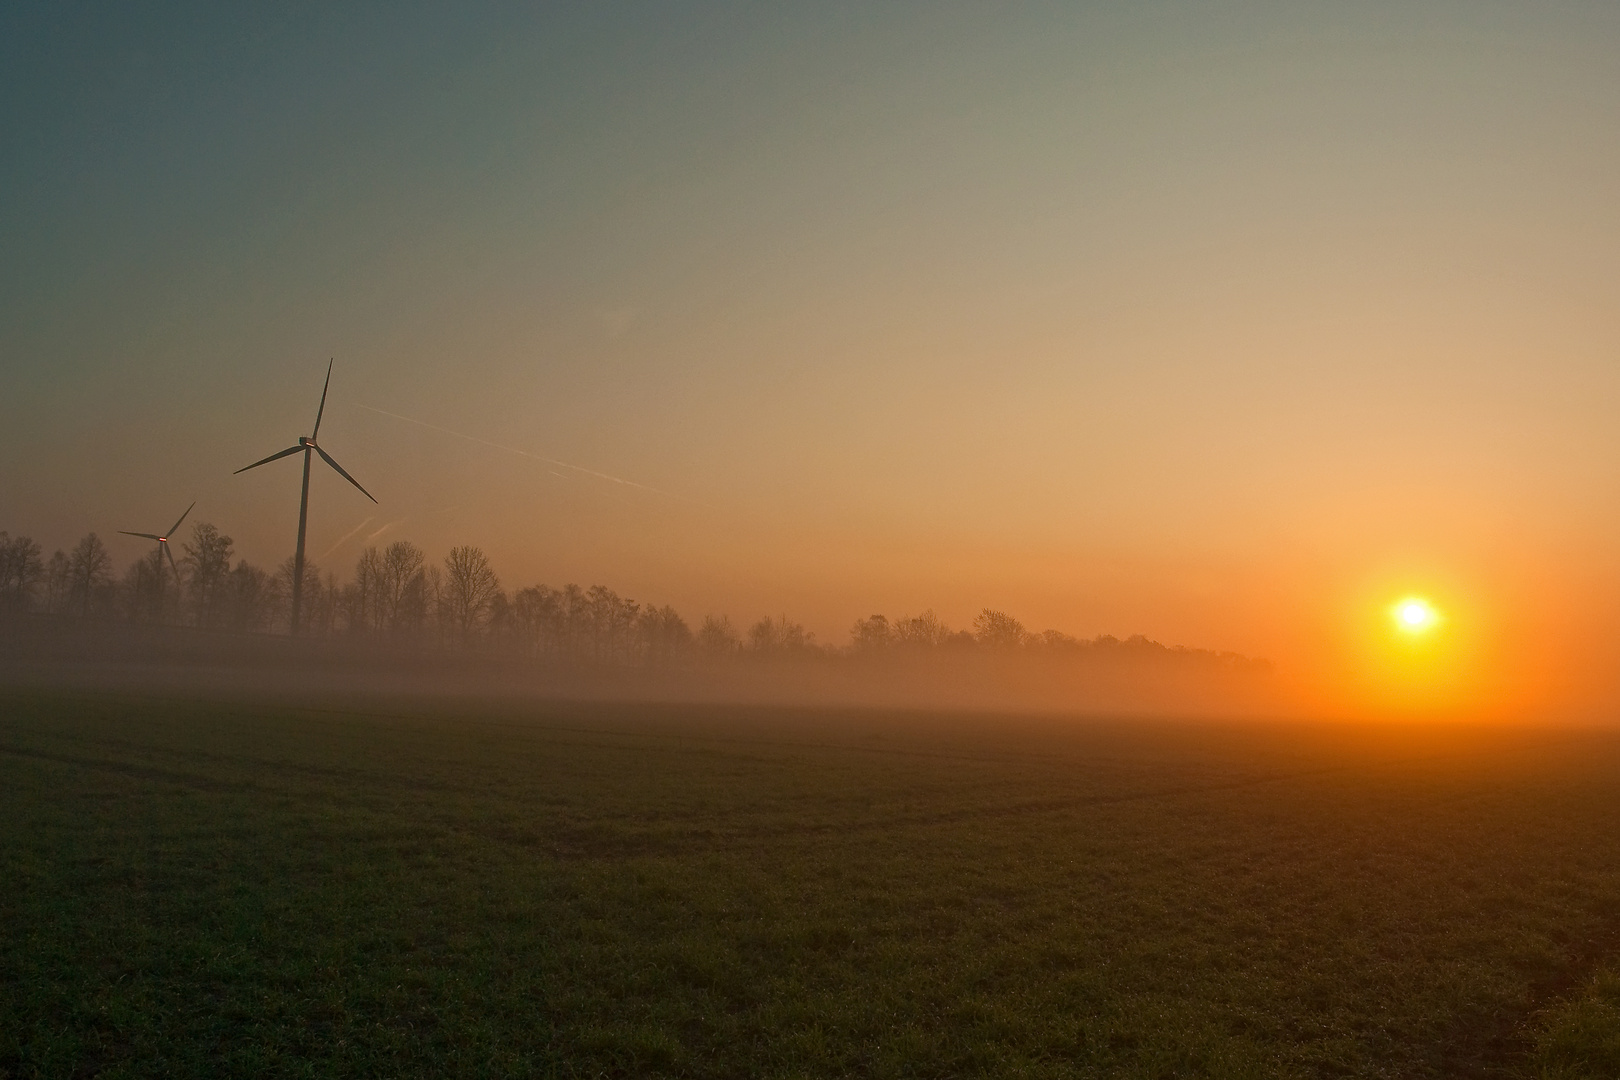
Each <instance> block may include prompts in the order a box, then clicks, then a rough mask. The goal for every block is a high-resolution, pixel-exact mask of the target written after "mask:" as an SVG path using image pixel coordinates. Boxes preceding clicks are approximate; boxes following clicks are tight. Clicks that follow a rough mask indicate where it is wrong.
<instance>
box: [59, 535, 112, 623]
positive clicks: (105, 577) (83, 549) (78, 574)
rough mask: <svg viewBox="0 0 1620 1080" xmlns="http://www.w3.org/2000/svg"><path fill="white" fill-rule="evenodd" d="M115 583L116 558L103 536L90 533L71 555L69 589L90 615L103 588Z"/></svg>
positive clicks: (82, 612) (84, 611)
mask: <svg viewBox="0 0 1620 1080" xmlns="http://www.w3.org/2000/svg"><path fill="white" fill-rule="evenodd" d="M110 584H112V559H111V558H110V557H109V556H108V554H107V547H106V545H105V544H103V543H102V542H101V537H99V536H97V535H96V534H95V533H87V534H86V535H85V537H84V539H82V540H80V541H79V542H78V544H77V545H75V546H74V548H73V554H72V555H70V556H68V589H69V593H70V595H71V596H72V599H73V604H74V606H75V607H77V608H78V609H79V614H80V615H89V614H90V607H91V605H92V604H93V603H95V602H96V600H98V599H99V598H100V594H101V593H102V591H103V590H104V589H105V588H106V587H107V586H108V585H110Z"/></svg>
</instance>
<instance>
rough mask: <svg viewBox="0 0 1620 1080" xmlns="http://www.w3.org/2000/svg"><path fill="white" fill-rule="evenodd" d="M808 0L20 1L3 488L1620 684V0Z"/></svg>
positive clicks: (1426, 691) (1194, 637)
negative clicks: (294, 6) (552, 0)
mask: <svg viewBox="0 0 1620 1080" xmlns="http://www.w3.org/2000/svg"><path fill="white" fill-rule="evenodd" d="M815 7H816V10H815V11H805V10H797V9H795V8H780V9H772V8H768V7H763V6H753V7H749V8H746V9H732V8H728V7H722V6H701V5H700V6H689V5H682V6H681V7H679V8H677V7H673V6H672V7H668V8H666V7H662V6H658V5H648V6H638V7H636V8H634V9H629V8H627V9H623V10H620V9H617V8H613V7H610V6H602V7H600V8H597V9H593V10H592V11H589V12H571V13H551V14H541V15H523V14H512V13H505V14H491V13H485V14H483V15H479V14H474V13H467V12H462V13H456V14H451V13H444V12H433V11H430V10H427V9H416V8H409V7H407V8H402V9H400V12H401V13H399V14H396V15H393V16H390V17H388V18H386V19H384V18H383V17H382V16H381V15H378V16H375V17H373V16H368V15H364V14H357V13H347V14H343V15H332V16H329V17H327V18H325V19H321V20H301V19H300V18H298V17H294V16H290V15H274V16H272V15H263V16H241V15H239V14H223V13H217V12H211V11H209V10H208V9H198V10H197V11H193V12H190V13H185V12H180V11H176V12H174V13H172V14H167V15H154V16H142V17H136V16H107V17H105V18H103V17H87V18H86V19H84V20H81V21H79V22H73V21H71V20H67V21H63V20H55V21H50V20H46V19H43V18H36V17H35V16H33V15H30V14H28V13H19V14H11V15H7V16H5V18H6V19H7V20H8V21H7V25H6V26H5V27H4V28H3V29H4V32H3V33H0V39H4V40H5V41H6V42H7V44H6V45H5V48H6V49H7V50H8V51H7V53H6V55H5V57H3V58H0V59H3V60H4V61H5V62H3V63H0V72H5V74H3V75H0V79H4V80H5V81H6V82H5V86H4V88H3V89H4V93H3V95H0V96H3V97H4V99H5V100H7V101H9V102H11V103H12V104H11V105H10V106H9V107H8V111H6V113H5V114H4V117H3V119H0V123H3V124H4V125H5V127H4V129H3V132H0V134H3V135H4V137H5V144H6V145H7V146H8V147H13V148H15V149H14V150H13V151H11V152H8V153H7V155H5V158H6V161H5V163H4V164H3V165H0V169H3V170H4V182H5V183H6V185H7V190H9V191H12V192H15V193H16V194H15V196H13V197H8V198H7V199H6V200H4V206H3V207H0V228H3V229H4V234H3V235H4V236H5V237H6V241H5V243H4V244H3V245H0V247H3V249H4V250H5V251H6V253H7V254H6V255H5V256H4V257H3V261H4V274H5V279H4V284H3V288H0V305H3V307H0V362H3V363H4V365H5V368H6V376H7V383H8V385H10V386H11V387H12V388H13V389H12V392H10V393H8V394H6V395H5V400H4V402H3V403H0V421H3V427H4V432H3V433H0V443H3V448H4V449H5V451H6V452H5V453H4V454H3V455H0V528H4V529H9V530H10V531H12V532H14V533H15V532H28V533H32V534H34V535H35V536H37V537H38V538H39V539H41V540H42V541H44V542H45V543H46V544H47V545H48V546H53V547H54V546H57V545H66V544H69V543H71V542H72V540H73V539H75V538H76V537H77V536H78V535H80V534H82V533H83V532H84V531H86V530H89V529H95V530H97V531H98V532H100V533H102V534H103V535H107V534H110V533H113V532H114V531H115V530H117V529H121V528H122V529H137V530H145V529H150V528H153V527H158V526H161V525H164V524H166V523H167V522H168V521H170V520H172V518H173V516H174V515H175V514H177V513H178V511H179V509H181V508H183V507H184V506H185V505H186V504H187V503H188V502H190V501H191V500H192V499H194V498H195V499H199V500H201V501H200V503H199V508H198V511H197V513H198V515H199V516H200V517H203V518H205V519H206V520H211V521H214V522H216V523H217V524H219V525H220V526H221V527H222V528H223V529H224V530H225V531H226V532H228V533H230V534H231V535H232V536H234V537H235V538H236V540H237V547H238V549H239V553H240V554H241V555H242V556H244V557H247V558H249V559H252V560H254V561H257V562H261V563H265V564H269V563H274V562H276V561H279V559H281V558H283V557H285V555H286V554H287V553H289V552H290V550H291V546H292V537H293V531H294V527H295V524H296V520H295V519H296V509H297V468H296V465H295V464H293V463H291V462H289V463H284V467H283V464H278V465H277V466H276V467H266V468H264V469H260V470H256V471H255V472H253V473H251V474H248V475H246V476H241V477H232V476H231V475H230V471H231V470H232V469H234V468H237V467H239V466H241V465H245V464H247V463H248V462H250V461H253V460H256V459H257V458H259V457H262V456H264V455H265V454H267V453H270V452H272V451H274V450H276V449H279V448H281V447H283V446H286V445H289V444H290V443H291V441H292V440H293V439H294V438H295V437H296V436H298V435H301V434H307V433H308V429H309V427H310V425H311V423H312V419H313V412H314V407H315V401H316V398H317V396H318V393H319V389H320V380H321V377H322V373H323V371H324V368H325V361H326V359H327V358H328V357H336V358H337V364H336V374H335V376H334V380H333V388H332V401H331V403H330V405H329V406H328V413H327V418H326V420H325V422H324V424H323V427H322V442H323V444H324V445H326V446H327V447H328V449H330V450H331V451H332V452H333V453H334V454H335V455H336V456H337V458H338V459H339V460H340V461H342V462H343V464H344V465H345V467H347V468H348V469H349V470H350V471H351V472H353V473H354V474H355V476H356V477H357V478H359V479H360V480H361V482H362V483H364V484H365V485H366V486H367V488H368V489H370V490H371V491H372V492H373V493H374V494H376V495H377V497H378V499H379V505H378V506H376V507H373V506H372V505H371V504H369V503H367V502H365V501H364V500H363V499H361V498H360V497H359V496H358V494H356V493H354V492H353V491H352V489H348V488H347V487H346V485H343V484H342V482H341V481H339V480H337V479H335V478H332V477H326V476H322V477H319V478H318V479H317V481H316V483H315V487H314V492H313V494H312V509H311V523H310V552H311V555H312V557H313V558H314V559H315V560H316V561H317V562H319V563H320V564H322V565H323V566H328V567H340V568H344V567H347V566H348V565H351V564H352V562H353V560H354V558H355V556H356V555H357V554H358V551H359V549H360V546H361V545H362V544H363V543H364V542H366V540H367V538H372V542H378V543H381V542H384V541H386V540H390V539H394V538H399V537H405V538H409V539H412V540H414V541H416V542H417V543H419V544H421V545H422V546H423V547H425V548H427V549H428V550H429V551H430V552H431V553H433V554H434V555H435V556H439V555H442V554H443V552H444V550H445V549H447V548H448V547H449V546H450V545H452V544H457V543H467V542H471V543H476V544H480V545H481V546H483V547H484V548H485V549H486V550H487V551H488V552H489V553H490V555H491V557H492V559H493V560H494V562H495V564H496V567H497V569H498V571H499V572H500V574H501V577H502V580H503V583H504V584H507V585H508V586H519V585H523V584H528V583H533V582H536V581H544V582H547V583H550V584H553V585H560V584H563V583H565V582H568V581H577V582H581V583H586V584H589V583H594V582H601V583H604V584H607V585H610V586H612V587H614V588H616V589H618V590H619V591H620V592H622V593H624V594H626V595H630V596H632V597H635V598H636V599H642V600H648V601H653V602H658V603H665V602H667V603H672V604H674V605H675V606H676V607H677V608H679V609H680V610H681V611H682V612H683V613H685V614H686V615H687V617H688V618H689V619H693V620H695V619H698V618H701V617H702V615H703V614H705V613H707V612H726V613H729V614H730V615H731V616H732V617H733V619H734V620H737V621H749V620H752V619H754V618H757V617H758V616H760V615H762V614H765V613H771V614H786V615H788V616H789V617H791V618H797V619H800V620H802V621H804V622H805V623H806V624H807V625H809V626H811V627H812V628H813V629H814V630H816V631H817V633H818V636H819V637H820V638H821V639H822V640H825V641H833V642H841V641H842V640H843V639H844V636H845V633H846V632H847V628H848V626H849V624H850V623H851V622H852V621H853V620H854V619H855V618H856V617H858V616H864V615H868V614H872V613H874V612H884V613H887V614H889V615H891V616H894V615H899V614H905V613H914V612H917V611H920V610H922V609H924V608H929V607H931V608H933V609H935V610H936V611H938V612H939V613H940V614H941V615H942V616H944V617H945V618H946V619H947V621H949V622H951V623H952V624H954V625H957V626H962V625H965V624H966V623H968V622H969V621H970V620H971V618H972V616H973V614H974V613H975V612H977V610H978V609H979V608H981V607H983V606H987V605H988V606H994V607H998V608H1002V609H1005V610H1007V611H1010V612H1012V613H1013V614H1015V615H1017V616H1018V617H1020V618H1021V619H1023V620H1024V621H1025V622H1026V623H1027V624H1029V625H1030V626H1032V627H1033V628H1045V627H1049V626H1050V627H1055V628H1059V629H1063V630H1066V631H1068V632H1071V633H1074V634H1078V635H1082V636H1090V635H1094V634H1098V633H1113V634H1116V635H1120V636H1125V635H1129V634H1134V633H1145V634H1147V635H1149V636H1151V637H1154V638H1157V639H1159V640H1163V641H1166V642H1172V643H1186V644H1191V645H1197V646H1204V647H1211V648H1219V649H1231V650H1236V651H1241V652H1245V653H1249V654H1254V655H1261V656H1266V657H1269V658H1271V659H1272V660H1274V661H1275V662H1276V663H1277V665H1278V669H1279V678H1280V679H1281V680H1282V681H1283V682H1284V684H1285V685H1286V686H1287V687H1288V692H1289V694H1290V695H1292V696H1291V698H1290V701H1291V702H1296V703H1298V707H1299V708H1302V709H1309V710H1312V711H1323V712H1331V713H1336V714H1338V713H1367V712H1387V711H1402V710H1419V711H1427V712H1440V713H1466V714H1470V715H1478V714H1480V713H1491V714H1498V713H1504V714H1531V715H1554V714H1557V715H1580V716H1608V715H1610V714H1611V713H1612V712H1613V710H1614V708H1615V706H1616V705H1620V686H1617V685H1616V681H1615V679H1614V678H1613V676H1611V674H1610V672H1611V671H1613V670H1615V669H1616V663H1615V661H1616V660H1617V659H1620V656H1617V655H1616V649H1615V647H1614V642H1615V641H1616V637H1615V632H1616V629H1617V627H1616V626H1615V625H1614V624H1615V621H1616V620H1615V619H1614V617H1613V615H1612V614H1611V613H1612V612H1614V611H1616V610H1620V609H1617V603H1620V560H1617V557H1616V555H1615V552H1616V551H1620V545H1617V541H1620V517H1617V499H1616V489H1617V476H1616V473H1617V471H1620V470H1617V466H1620V435H1617V427H1616V425H1615V424H1614V422H1613V420H1612V417H1613V416H1614V415H1615V413H1616V408H1617V405H1620V362H1617V359H1616V358H1617V357H1620V349H1617V346H1620V317H1617V314H1616V313H1617V312H1620V305H1617V304H1616V303H1615V300H1616V292H1617V285H1620V244H1617V243H1616V240H1617V239H1620V237H1617V235H1616V234H1617V232H1620V229H1617V226H1620V203H1616V201H1615V200H1614V198H1613V193H1614V191H1616V190H1620V185H1617V181H1620V125H1617V124H1616V123H1615V120H1616V116H1615V110H1616V105H1615V103H1616V102H1620V85H1617V84H1620V69H1617V68H1616V67H1615V65H1614V64H1613V62H1612V58H1613V56H1615V55H1616V50H1617V47H1620V14H1617V13H1616V12H1615V11H1614V10H1613V9H1611V8H1609V7H1606V6H1602V5H1579V4H1567V5H1552V6H1548V7H1546V8H1541V7H1538V8H1537V9H1536V11H1535V12H1533V13H1527V12H1523V11H1516V10H1514V9H1512V8H1509V7H1495V6H1490V5H1479V4H1460V3H1457V4H1429V5H1422V4H1418V5H1412V4H1402V5H1377V6H1374V5H1365V6H1358V7H1356V8H1355V10H1353V11H1351V10H1346V9H1343V8H1341V7H1338V6H1334V7H1323V8H1320V9H1313V10H1309V11H1307V10H1303V9H1301V8H1300V7H1299V6H1298V5H1282V4H1276V5H1265V4H1256V5H1242V6H1238V7H1234V8H1232V9H1230V10H1225V9H1223V10H1222V11H1221V12H1218V13H1217V12H1214V11H1213V10H1210V9H1206V8H1204V7H1202V6H1195V5H1186V6H1182V5H1157V6H1151V7H1148V6H1143V5H1125V4H1120V5H1116V6H1111V7H1110V6H1098V7H1095V8H1092V9H1090V10H1087V11H1085V12H1072V11H1065V10H1062V9H1053V8H1048V7H1037V6H1028V7H1023V6H1014V7H1008V8H1006V9H1002V8H999V7H998V8H997V9H996V10H995V11H994V12H992V11H989V10H988V9H980V8H977V7H972V6H961V7H957V6H951V5H924V6H917V7H909V8H908V7H903V6H898V5H897V6H893V7H889V6H885V7H884V8H883V9H882V10H880V11H873V10H869V9H867V8H865V7H862V6H849V7H842V6H837V5H827V6H823V5H816V6H815ZM118 18H123V19H125V20H126V21H124V22H114V21H111V20H114V19H118ZM244 18H247V19H256V20H258V21H257V22H252V23H244V22H242V21H240V20H242V19H244ZM378 410H381V411H378ZM389 414H393V415H389ZM399 417H409V418H412V420H415V421H420V423H413V422H410V421H407V420H403V419H399ZM424 424H425V425H431V426H423V425H424ZM450 432H456V433H464V434H470V435H473V436H476V437H477V438H480V439H483V440H486V441H487V442H488V443H494V444H497V445H496V446H490V445H486V444H484V443H478V442H473V441H470V440H468V439H465V438H461V437H458V436H457V435H455V434H450ZM500 447H505V448H509V449H501V448H500ZM514 450H520V451H524V452H526V453H527V454H528V455H530V456H525V454H520V453H515V452H512V451H514ZM542 459H550V461H551V462H566V463H568V464H569V465H573V466H577V467H578V468H568V467H565V466H562V465H557V464H551V463H548V461H547V460H542ZM608 478H618V479H619V480H626V481H631V483H618V482H615V481H614V480H612V479H608ZM124 539H126V538H118V540H117V541H116V542H115V553H116V554H117V556H118V558H119V560H120V561H121V562H122V561H127V560H131V559H133V558H135V557H136V556H137V555H138V554H140V553H141V549H140V546H139V542H137V541H133V540H131V541H130V543H129V544H128V545H125V544H124V542H123V541H124ZM1409 593H1416V594H1421V595H1425V596H1429V597H1430V598H1432V600H1433V601H1434V603H1435V604H1436V605H1437V606H1438V607H1440V608H1441V609H1442V610H1444V611H1445V612H1446V613H1447V620H1446V622H1445V624H1444V626H1443V627H1442V628H1440V629H1439V630H1438V631H1437V632H1436V633H1435V634H1434V635H1433V636H1432V640H1430V641H1428V642H1426V643H1425V644H1424V646H1423V648H1422V649H1421V650H1419V654H1414V653H1413V651H1412V650H1411V649H1410V648H1409V647H1408V646H1409V644H1410V643H1406V644H1399V643H1392V642H1390V641H1389V640H1387V638H1388V615H1387V608H1388V605H1389V604H1390V603H1392V602H1393V601H1394V600H1395V599H1397V598H1398V597H1399V596H1402V595H1406V594H1409Z"/></svg>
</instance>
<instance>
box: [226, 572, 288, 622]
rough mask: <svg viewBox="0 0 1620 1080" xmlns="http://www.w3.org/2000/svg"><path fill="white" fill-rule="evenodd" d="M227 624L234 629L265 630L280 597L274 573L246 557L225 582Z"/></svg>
mask: <svg viewBox="0 0 1620 1080" xmlns="http://www.w3.org/2000/svg"><path fill="white" fill-rule="evenodd" d="M224 593H225V603H224V605H223V607H224V614H225V623H226V625H227V626H229V627H230V628H231V629H233V630H264V629H267V628H268V627H269V625H270V620H271V618H272V615H273V613H274V611H275V607H276V600H277V598H278V597H277V589H276V583H275V581H274V579H273V578H272V576H271V575H270V574H269V573H267V572H266V571H264V570H261V569H259V568H258V567H257V566H253V565H250V564H249V563H248V562H247V561H246V560H243V561H241V562H239V563H237V564H236V569H234V570H232V571H231V572H230V575H229V577H228V578H227V579H226V581H225V589H224Z"/></svg>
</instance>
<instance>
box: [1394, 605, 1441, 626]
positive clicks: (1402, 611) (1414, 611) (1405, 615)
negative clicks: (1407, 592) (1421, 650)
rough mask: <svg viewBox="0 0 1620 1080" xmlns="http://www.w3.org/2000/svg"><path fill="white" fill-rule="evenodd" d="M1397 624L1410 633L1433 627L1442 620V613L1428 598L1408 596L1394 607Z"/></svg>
mask: <svg viewBox="0 0 1620 1080" xmlns="http://www.w3.org/2000/svg"><path fill="white" fill-rule="evenodd" d="M1394 615H1395V625H1397V626H1399V627H1400V628H1401V629H1402V630H1405V631H1406V632H1407V633H1410V634H1419V633H1422V632H1423V631H1425V630H1429V629H1432V628H1433V627H1434V625H1435V624H1436V623H1438V622H1439V621H1440V613H1439V612H1438V611H1436V610H1434V605H1433V604H1430V603H1429V602H1428V601H1427V600H1423V599H1420V598H1418V597H1415V596H1411V597H1407V598H1406V599H1405V600H1402V601H1401V602H1400V603H1398V604H1396V605H1395V608H1394Z"/></svg>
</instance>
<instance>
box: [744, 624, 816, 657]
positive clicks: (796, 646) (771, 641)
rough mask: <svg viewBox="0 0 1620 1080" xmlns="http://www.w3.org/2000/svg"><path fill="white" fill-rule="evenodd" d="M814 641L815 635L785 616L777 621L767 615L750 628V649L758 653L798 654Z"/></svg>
mask: <svg viewBox="0 0 1620 1080" xmlns="http://www.w3.org/2000/svg"><path fill="white" fill-rule="evenodd" d="M814 641H815V635H814V634H811V633H807V632H806V631H805V629H804V626H803V625H802V624H800V623H796V622H789V621H788V619H787V616H785V615H783V616H781V617H780V618H776V619H773V618H771V617H770V616H769V615H767V616H765V617H764V618H763V619H761V620H759V622H757V623H755V624H754V625H753V626H750V627H749V628H748V647H749V648H750V649H752V650H753V651H754V652H757V653H781V652H797V651H800V650H802V649H804V648H806V647H807V646H809V645H811V644H812V643H813V642H814Z"/></svg>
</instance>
